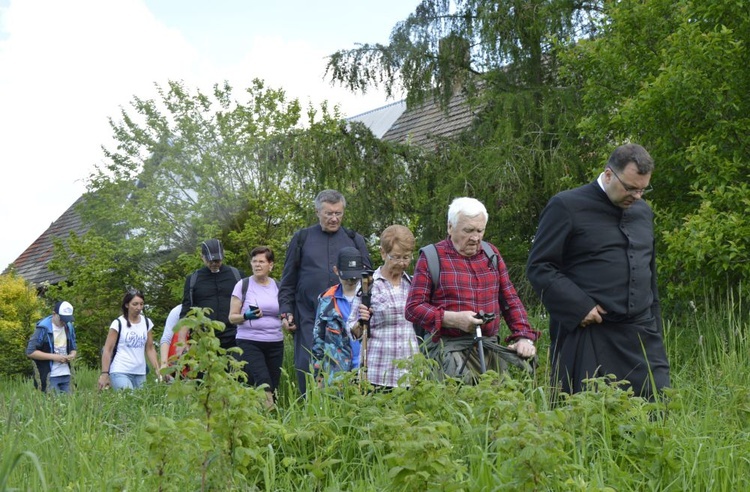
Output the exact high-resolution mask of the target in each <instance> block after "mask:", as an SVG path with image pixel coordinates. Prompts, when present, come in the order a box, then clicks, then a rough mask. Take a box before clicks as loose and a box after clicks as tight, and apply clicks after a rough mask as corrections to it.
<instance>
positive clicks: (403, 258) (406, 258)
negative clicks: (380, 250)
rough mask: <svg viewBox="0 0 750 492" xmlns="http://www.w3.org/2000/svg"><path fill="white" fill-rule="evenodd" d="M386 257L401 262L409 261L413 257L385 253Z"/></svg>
mask: <svg viewBox="0 0 750 492" xmlns="http://www.w3.org/2000/svg"><path fill="white" fill-rule="evenodd" d="M385 257H386V258H388V259H389V260H390V261H400V262H402V263H411V260H413V259H414V256H413V255H403V256H395V255H389V254H386V255H385Z"/></svg>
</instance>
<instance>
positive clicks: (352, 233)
mask: <svg viewBox="0 0 750 492" xmlns="http://www.w3.org/2000/svg"><path fill="white" fill-rule="evenodd" d="M341 229H343V231H344V232H345V233H346V235H347V236H349V239H351V240H352V241H354V239H355V238H356V237H357V233H356V232H355V231H354V230H353V229H347V228H346V227H344V226H341ZM355 244H356V243H355Z"/></svg>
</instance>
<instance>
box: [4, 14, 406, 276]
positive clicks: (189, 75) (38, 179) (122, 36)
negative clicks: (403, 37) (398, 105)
mask: <svg viewBox="0 0 750 492" xmlns="http://www.w3.org/2000/svg"><path fill="white" fill-rule="evenodd" d="M418 3H419V1H418V0H378V1H373V0H318V1H312V0H263V1H260V0H0V167H1V169H2V176H3V180H2V189H1V191H0V234H1V235H2V240H1V241H0V272H1V271H2V270H4V269H5V267H6V266H7V265H8V264H9V263H11V262H12V261H14V260H15V259H16V258H17V257H18V256H19V255H20V254H21V253H22V252H23V251H24V250H25V249H26V248H27V247H28V246H30V245H31V243H33V242H34V241H35V240H36V239H37V238H38V237H39V236H40V235H41V234H42V233H43V232H44V231H45V230H46V229H47V228H48V227H49V226H50V224H51V223H52V222H54V221H55V220H56V219H57V218H58V217H59V216H60V215H62V213H63V212H65V210H67V209H68V207H70V205H72V204H73V202H74V201H75V200H76V199H77V198H78V197H79V196H80V195H81V194H82V193H83V192H84V189H85V187H84V180H85V178H86V177H87V176H88V175H89V173H90V172H91V171H92V170H93V166H94V164H97V163H102V162H103V154H102V151H101V146H102V145H104V146H107V147H109V146H110V143H111V131H110V128H109V125H108V123H107V118H108V117H113V118H117V117H118V115H119V111H120V108H122V107H128V103H129V102H130V101H131V100H132V99H133V96H136V95H137V96H139V97H141V98H149V97H153V96H154V90H153V88H154V83H158V84H160V85H162V86H163V85H164V84H165V83H166V81H167V80H182V81H184V83H185V85H186V87H188V88H191V89H192V88H197V87H201V88H206V87H210V86H211V85H212V84H214V83H221V82H223V81H224V80H228V81H229V83H230V85H232V86H233V87H234V88H235V90H236V91H239V90H241V89H244V88H246V87H248V86H249V85H250V82H251V81H252V79H253V78H256V77H257V78H261V79H263V80H265V81H266V83H267V85H268V86H270V87H273V88H282V89H284V90H285V91H286V93H287V96H288V97H290V98H292V97H297V98H299V99H300V102H301V103H302V104H303V106H306V105H307V103H308V101H312V102H313V103H314V104H317V103H319V102H320V101H322V100H324V99H327V100H328V101H329V103H331V105H333V104H339V105H340V106H341V109H342V111H343V113H344V114H345V115H346V116H353V115H356V114H360V113H363V112H365V111H369V110H371V109H375V108H378V107H380V106H383V105H385V104H388V103H390V102H393V101H386V99H385V96H384V95H382V94H380V93H376V92H369V93H368V94H367V95H366V96H362V95H353V94H350V93H348V92H347V91H346V90H345V89H343V88H340V87H338V86H337V87H331V86H330V84H329V83H328V82H327V81H324V80H323V74H324V70H325V63H326V60H325V57H326V56H327V55H330V54H331V53H333V52H334V51H336V50H339V49H347V48H352V47H354V45H355V43H372V42H381V43H386V42H387V41H388V37H389V35H390V32H391V29H392V28H393V27H394V26H395V25H396V23H397V22H399V21H401V20H404V19H406V17H407V16H408V15H409V14H410V13H412V12H413V11H414V9H415V7H416V6H417V4H418Z"/></svg>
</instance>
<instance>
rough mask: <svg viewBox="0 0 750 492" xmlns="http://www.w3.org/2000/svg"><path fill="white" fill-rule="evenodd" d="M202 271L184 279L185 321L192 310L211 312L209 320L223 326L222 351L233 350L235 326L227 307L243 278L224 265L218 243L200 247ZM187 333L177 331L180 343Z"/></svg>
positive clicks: (209, 241) (236, 271)
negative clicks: (201, 309)
mask: <svg viewBox="0 0 750 492" xmlns="http://www.w3.org/2000/svg"><path fill="white" fill-rule="evenodd" d="M201 258H202V259H203V263H204V265H205V266H204V267H203V268H199V269H198V270H196V271H195V272H193V273H191V274H190V275H188V276H187V277H186V278H185V288H184V289H183V294H182V311H181V312H180V318H184V317H185V316H186V315H187V313H188V311H190V309H191V308H193V307H201V308H211V313H210V314H209V317H210V318H211V319H212V320H217V321H221V322H222V323H224V325H225V328H224V331H221V332H218V333H217V334H216V336H217V337H218V338H219V341H220V343H221V347H222V348H225V349H228V348H231V347H236V346H237V343H236V341H235V338H236V335H237V325H234V324H232V323H230V322H229V304H230V303H231V302H232V291H233V290H234V286H235V285H236V284H237V282H239V281H240V280H242V277H243V276H244V275H243V273H242V272H241V271H239V270H238V269H236V268H234V267H231V266H228V265H224V264H223V262H224V248H223V246H222V245H221V241H219V240H218V239H208V240H206V241H203V243H202V244H201ZM185 337H186V330H185V329H183V330H181V331H180V340H181V341H182V340H185Z"/></svg>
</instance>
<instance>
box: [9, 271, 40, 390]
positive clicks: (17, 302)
mask: <svg viewBox="0 0 750 492" xmlns="http://www.w3.org/2000/svg"><path fill="white" fill-rule="evenodd" d="M42 307H43V305H42V302H41V300H40V299H39V298H38V297H37V295H36V290H35V289H34V288H33V287H32V286H31V285H30V284H28V283H27V282H26V281H25V280H24V279H23V278H21V277H19V276H17V275H16V274H15V273H9V274H6V275H0V347H2V350H0V376H11V375H15V374H20V375H30V374H31V371H32V365H31V363H30V362H29V359H28V358H27V357H26V345H27V343H28V340H29V337H30V336H31V333H32V332H33V330H34V324H35V323H36V321H37V320H38V319H39V318H40V313H41V311H42Z"/></svg>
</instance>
